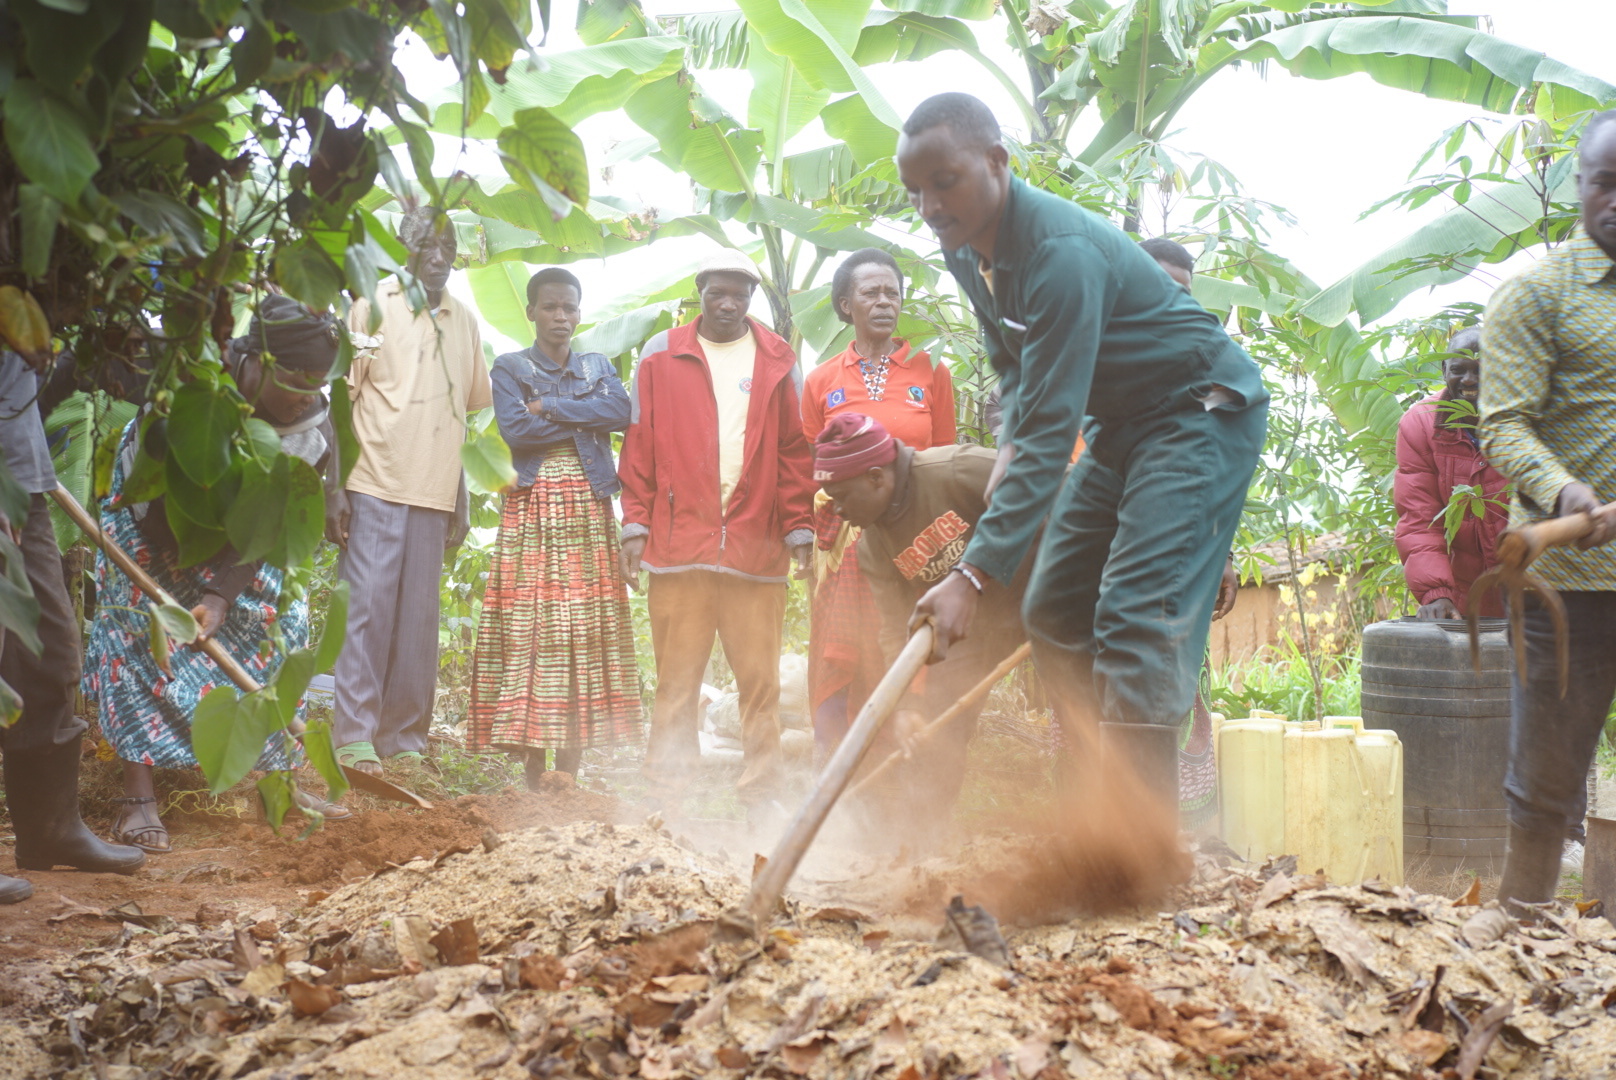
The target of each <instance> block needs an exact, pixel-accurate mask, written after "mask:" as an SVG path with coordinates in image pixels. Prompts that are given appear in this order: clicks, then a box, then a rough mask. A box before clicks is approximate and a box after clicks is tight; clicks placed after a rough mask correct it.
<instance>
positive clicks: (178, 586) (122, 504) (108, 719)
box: [84, 296, 351, 853]
mask: <svg viewBox="0 0 1616 1080" xmlns="http://www.w3.org/2000/svg"><path fill="white" fill-rule="evenodd" d="M338 333H340V331H339V330H338V329H337V327H336V324H335V322H334V320H332V319H331V318H330V317H329V316H324V315H321V316H315V315H310V314H309V313H308V312H307V311H306V310H305V309H304V308H303V307H302V306H301V305H299V304H297V303H296V302H295V301H293V300H291V299H290V298H288V297H285V296H269V297H266V298H265V299H264V301H263V303H262V304H261V305H260V306H259V310H258V314H257V316H255V317H254V319H253V322H252V325H251V327H250V328H249V331H248V333H247V335H246V336H245V337H240V338H236V339H235V340H234V341H232V342H231V343H230V348H229V350H228V354H227V357H226V362H225V366H226V370H228V371H229V372H230V374H231V375H232V376H233V377H234V378H235V380H236V385H237V387H238V389H240V391H241V393H242V396H243V397H245V398H246V399H247V400H248V401H249V402H251V403H252V404H253V406H254V415H255V416H257V417H258V418H259V419H261V420H264V421H267V422H268V423H269V424H270V425H271V426H273V427H274V428H275V429H276V431H277V432H278V433H279V434H280V437H281V446H282V449H284V450H285V451H286V452H287V453H288V454H291V455H292V456H294V457H298V458H301V459H303V460H304V461H306V462H308V463H309V464H310V465H312V466H313V467H314V468H315V470H316V471H319V472H321V473H322V474H324V473H326V472H327V469H328V467H330V468H331V469H333V470H334V468H335V460H336V452H335V451H336V438H335V435H334V433H333V430H332V428H331V423H330V419H329V416H328V406H327V403H326V399H325V396H324V395H323V393H322V392H321V390H322V388H323V387H324V385H325V382H326V377H327V373H328V372H329V371H330V370H331V364H332V362H333V361H334V360H335V358H336V351H337V336H336V335H337V334H338ZM266 353H267V354H268V355H269V356H271V357H273V364H272V365H271V364H269V363H266V362H265V359H264V354H266ZM143 416H144V413H143V414H142V416H137V417H136V418H135V419H134V420H133V421H131V422H130V424H129V426H128V427H127V428H125V429H124V433H123V437H122V439H121V441H120V443H119V447H118V455H117V458H116V461H115V464H114V466H113V471H112V487H111V491H110V493H109V494H108V496H107V498H106V499H104V500H102V503H101V528H102V530H103V531H104V532H105V533H106V536H107V539H108V540H110V541H111V542H112V543H114V544H116V545H117V546H118V547H120V548H122V549H123V550H124V551H126V552H128V554H129V555H130V557H131V558H133V559H134V560H135V561H136V562H137V563H139V564H140V566H141V568H142V569H144V570H145V571H146V572H147V573H149V574H150V575H151V576H152V577H153V578H155V579H156V581H157V583H158V584H159V585H161V586H162V587H163V588H164V589H166V590H167V591H168V592H169V593H170V594H172V595H173V597H174V598H175V600H177V601H178V602H179V603H180V604H182V605H184V606H185V607H187V608H190V609H191V613H192V614H193V615H194V616H195V617H196V620H197V623H198V625H199V627H200V628H201V630H202V633H203V634H204V636H211V637H212V638H213V639H214V640H216V641H217V642H219V643H220V644H221V645H223V646H224V648H225V650H226V651H228V652H229V653H230V655H231V656H232V657H234V658H235V659H236V660H237V661H238V662H239V663H240V664H241V665H242V667H244V668H246V669H247V671H248V672H249V673H250V674H251V675H252V676H253V678H255V679H257V680H258V681H259V682H260V683H264V682H268V681H269V680H270V679H271V678H273V677H274V675H275V672H276V671H277V670H278V669H279V668H280V665H281V661H282V658H283V657H284V656H285V655H286V654H287V653H289V652H291V651H293V650H295V649H299V648H302V647H303V646H305V645H307V644H308V640H309V617H308V605H307V603H306V602H305V601H303V600H293V601H290V602H287V603H284V604H283V603H282V601H281V588H282V585H283V584H284V582H285V572H284V571H283V570H281V569H279V568H277V567H274V566H270V565H268V564H267V563H262V562H257V563H247V564H245V565H242V564H239V563H238V561H237V556H236V554H235V552H234V550H233V549H231V548H230V547H229V546H228V545H227V546H226V547H225V549H224V550H223V551H221V552H220V553H219V554H217V555H215V556H214V557H213V558H212V559H209V560H207V561H205V562H202V563H200V564H198V565H196V566H190V567H183V568H182V567H180V566H179V565H178V560H179V549H178V543H177V542H176V540H175V538H174V533H173V531H172V530H171V529H170V527H169V524H168V520H167V516H166V508H165V506H164V499H163V498H161V497H159V498H157V499H153V500H151V501H149V502H144V503H129V502H127V501H125V499H124V484H125V482H126V479H127V477H128V472H129V469H130V468H131V466H132V465H133V464H134V461H135V450H136V438H137V434H138V432H139V430H140V424H141V420H142V418H143ZM328 483H329V480H328ZM95 581H96V615H95V622H94V624H93V626H92V627H91V630H90V640H89V648H88V650H87V653H86V656H85V673H84V692H85V695H86V696H87V697H89V698H91V699H93V700H94V701H96V702H97V704H98V706H99V719H100V724H101V731H102V734H103V735H105V736H106V739H107V742H108V743H109V744H111V746H112V749H113V751H114V752H115V753H116V754H117V755H118V757H119V758H120V759H121V760H122V761H123V772H124V797H123V798H121V799H118V800H116V802H118V803H119V804H120V807H121V810H120V813H119V815H118V820H117V821H116V822H115V823H114V825H113V828H112V835H113V837H115V838H117V839H118V840H119V841H120V842H122V843H126V844H133V845H135V846H136V847H139V848H141V849H143V850H145V851H149V852H154V853H162V852H166V851H168V850H170V848H169V843H168V830H167V829H166V828H165V827H164V826H163V823H162V820H161V818H160V817H159V816H158V811H157V806H156V802H157V799H156V796H155V792H154V790H153V786H152V769H153V767H154V766H163V767H165V768H181V767H186V766H192V765H195V764H196V755H195V753H194V752H193V750H192V748H191V718H192V716H193V715H194V714H195V712H196V706H197V703H198V702H200V701H201V700H202V698H203V697H204V696H206V695H207V693H208V692H209V691H210V690H212V689H214V688H215V687H218V686H228V685H231V683H230V679H229V677H228V676H227V675H225V674H224V673H223V672H222V671H220V670H219V668H218V665H216V664H215V663H214V662H213V660H212V659H210V658H209V657H208V656H207V655H206V654H205V653H203V652H201V651H200V650H198V649H193V648H188V647H181V648H178V649H175V650H174V651H173V653H172V655H171V656H170V657H169V670H168V671H164V670H163V669H162V667H160V666H159V665H158V663H157V660H156V658H155V657H154V656H153V655H152V651H151V644H150V636H149V633H148V629H147V628H148V622H147V618H146V616H145V615H144V614H143V612H144V610H145V608H146V603H147V601H148V599H151V598H150V597H148V596H147V595H146V594H145V593H144V592H143V591H142V590H141V589H140V588H139V587H137V586H136V585H135V584H134V583H133V582H131V581H130V580H129V579H128V578H127V577H125V576H124V574H123V572H122V571H121V570H119V569H118V568H117V566H116V565H114V564H113V563H112V561H111V560H110V559H108V558H107V557H106V555H105V553H98V554H97V556H96V567H95ZM266 642H269V643H271V646H270V647H267V648H266V647H265V643H266ZM300 708H301V706H300ZM296 754H297V751H296V744H295V743H293V742H292V741H291V739H290V737H289V736H287V735H286V733H285V732H277V733H275V734H274V735H272V736H270V739H269V741H268V742H267V743H266V744H265V746H264V752H263V754H262V755H261V756H260V757H259V759H258V768H260V769H287V768H291V767H292V766H293V765H294V764H296V760H295V759H296ZM298 801H299V803H300V805H303V806H305V807H309V808H313V809H316V810H318V811H320V812H322V813H324V814H325V816H326V817H327V818H328V819H333V820H341V819H342V818H344V817H349V816H351V814H350V813H349V812H348V811H347V810H345V809H344V808H342V807H340V806H335V805H333V804H330V803H325V802H324V801H323V800H318V799H315V798H314V797H313V796H309V795H307V794H306V793H301V792H300V793H299V800H298Z"/></svg>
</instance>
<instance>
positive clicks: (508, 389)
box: [467, 267, 641, 789]
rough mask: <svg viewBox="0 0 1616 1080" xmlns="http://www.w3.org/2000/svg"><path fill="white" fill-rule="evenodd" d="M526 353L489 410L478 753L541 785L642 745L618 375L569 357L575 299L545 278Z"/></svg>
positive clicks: (555, 274)
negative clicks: (622, 556)
mask: <svg viewBox="0 0 1616 1080" xmlns="http://www.w3.org/2000/svg"><path fill="white" fill-rule="evenodd" d="M527 297H528V307H527V317H528V318H529V319H531V320H532V321H533V329H534V338H535V341H534V344H533V346H532V347H531V348H528V349H524V350H522V351H521V352H514V353H506V354H505V355H503V356H501V357H500V358H499V359H497V360H495V361H494V369H493V372H492V376H491V378H492V382H493V387H494V411H495V415H496V417H497V419H498V421H499V433H500V434H501V435H502V436H504V438H505V442H506V443H507V444H509V445H510V448H511V459H512V462H513V463H514V464H515V466H516V476H517V481H516V482H517V486H516V487H515V488H514V489H513V490H512V491H510V492H508V493H507V494H506V495H505V503H504V507H503V509H502V511H501V514H500V522H499V538H498V541H497V542H496V544H495V549H494V556H493V560H492V563H491V565H490V568H489V573H488V588H487V591H486V592H485V593H484V596H483V614H482V622H481V625H480V626H479V627H478V631H477V650H476V655H475V657H474V659H473V662H472V674H471V708H470V715H469V720H468V724H467V737H468V742H469V744H470V745H471V747H472V748H473V749H490V748H492V749H497V750H504V751H506V752H508V753H512V754H515V755H517V756H519V757H521V758H523V759H524V760H525V761H526V763H527V780H528V787H530V788H535V789H536V787H537V784H538V780H539V778H540V777H541V776H542V775H543V773H544V771H545V765H546V760H545V759H546V751H547V750H549V749H552V748H553V749H554V750H555V752H556V755H555V768H556V769H557V770H558V771H561V772H570V773H576V772H577V770H578V762H579V759H580V758H581V757H582V756H583V751H584V748H585V747H588V746H608V745H611V744H613V743H618V742H624V741H627V740H629V739H633V738H637V737H638V736H639V734H640V721H641V712H640V685H639V673H638V669H637V668H636V666H635V662H634V631H633V624H632V622H631V621H630V617H629V609H628V593H627V591H626V589H625V587H624V583H623V580H622V578H621V577H620V576H619V574H618V570H617V561H618V560H617V553H618V535H617V533H618V527H617V519H616V518H615V517H614V516H613V514H612V496H613V495H615V494H617V491H618V486H619V485H618V482H617V471H616V468H615V466H614V464H613V461H612V445H611V433H612V432H614V431H622V430H623V429H625V428H627V427H628V421H629V400H628V394H627V393H626V392H625V391H624V389H623V382H622V380H621V379H620V378H618V375H617V369H616V368H615V367H613V366H612V363H611V362H610V361H609V360H607V359H606V357H604V356H602V355H600V354H599V353H583V354H579V353H576V352H573V351H572V335H573V331H575V330H576V329H577V328H578V319H579V307H578V305H579V302H580V300H581V298H582V289H581V287H580V286H579V284H578V279H577V278H576V277H574V276H573V275H572V274H570V273H568V272H567V271H566V270H562V269H559V268H555V267H552V268H549V269H546V270H540V271H539V272H538V273H537V274H534V275H533V278H532V280H530V281H529V282H528V285H527Z"/></svg>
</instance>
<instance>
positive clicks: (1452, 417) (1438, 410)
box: [1392, 327, 1509, 619]
mask: <svg viewBox="0 0 1616 1080" xmlns="http://www.w3.org/2000/svg"><path fill="white" fill-rule="evenodd" d="M1448 345H1449V348H1450V350H1451V351H1450V353H1449V355H1448V358H1447V359H1446V360H1444V361H1443V362H1442V380H1443V382H1444V383H1446V384H1447V385H1446V387H1445V388H1444V389H1443V390H1442V392H1441V393H1439V394H1432V395H1431V396H1430V397H1428V398H1426V399H1425V400H1423V401H1420V402H1418V403H1416V404H1415V405H1414V407H1413V408H1412V409H1409V410H1408V412H1407V413H1405V414H1404V416H1403V419H1402V421H1401V422H1399V423H1398V425H1397V476H1396V479H1395V480H1394V482H1393V486H1392V498H1393V500H1394V501H1395V503H1396V506H1397V532H1396V539H1397V554H1398V555H1399V556H1400V557H1401V558H1402V560H1403V576H1404V578H1406V579H1407V581H1408V587H1409V591H1410V592H1412V593H1413V594H1414V598H1415V600H1417V601H1418V602H1419V605H1420V606H1419V610H1418V611H1417V612H1416V617H1417V618H1421V619H1458V618H1461V617H1462V616H1463V612H1464V604H1465V597H1466V596H1468V595H1469V593H1470V584H1471V582H1473V581H1475V580H1476V579H1477V578H1478V577H1480V576H1481V574H1482V572H1483V571H1484V570H1486V569H1488V568H1489V567H1491V566H1492V565H1493V563H1495V562H1496V561H1497V556H1496V555H1495V554H1494V548H1495V546H1496V545H1497V542H1498V534H1499V533H1501V532H1503V531H1504V529H1505V528H1506V527H1507V526H1508V525H1509V493H1508V487H1509V480H1508V479H1507V478H1505V477H1504V475H1503V474H1502V473H1500V472H1499V471H1498V470H1497V469H1494V468H1493V467H1492V466H1491V465H1488V464H1487V461H1486V459H1485V458H1483V457H1482V456H1481V447H1480V445H1479V444H1478V443H1477V442H1476V427H1475V425H1476V416H1475V408H1474V406H1475V403H1476V396H1477V394H1479V393H1480V391H1481V352H1480V349H1481V330H1480V328H1479V327H1466V328H1465V329H1463V330H1460V331H1459V332H1458V333H1456V334H1454V335H1453V338H1452V340H1451V341H1450V342H1449V343H1448ZM1449 402H1452V403H1455V404H1454V405H1451V406H1450V405H1448V404H1447V403H1449ZM1464 402H1467V403H1469V405H1470V406H1471V407H1470V408H1468V409H1467V408H1464V407H1463V405H1462V404H1459V403H1464ZM1467 485H1468V486H1475V487H1480V488H1481V491H1482V495H1483V496H1484V497H1485V499H1486V513H1485V515H1484V516H1483V517H1479V518H1478V517H1476V516H1475V514H1474V513H1472V512H1471V511H1470V510H1468V509H1467V510H1466V511H1465V518H1464V523H1463V524H1462V525H1460V526H1459V531H1458V532H1457V533H1456V534H1455V535H1454V537H1453V544H1452V545H1451V547H1450V545H1449V544H1448V540H1447V534H1446V531H1445V529H1444V528H1443V516H1444V515H1443V510H1444V508H1445V507H1446V506H1447V505H1448V502H1449V500H1450V498H1451V497H1452V495H1453V490H1454V488H1456V487H1464V486H1467ZM1481 613H1482V614H1483V615H1502V614H1503V613H1504V609H1503V605H1502V604H1501V603H1500V601H1499V598H1498V595H1497V591H1496V590H1494V591H1493V592H1492V593H1490V594H1489V595H1488V596H1487V598H1486V601H1485V603H1484V605H1483V606H1482V610H1481Z"/></svg>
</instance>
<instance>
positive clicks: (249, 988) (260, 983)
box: [241, 964, 286, 997]
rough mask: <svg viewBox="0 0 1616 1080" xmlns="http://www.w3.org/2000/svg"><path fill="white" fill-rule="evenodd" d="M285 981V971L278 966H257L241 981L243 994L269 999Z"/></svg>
mask: <svg viewBox="0 0 1616 1080" xmlns="http://www.w3.org/2000/svg"><path fill="white" fill-rule="evenodd" d="M285 981H286V969H285V968H284V967H282V966H281V965H280V964H259V965H258V966H257V967H255V968H253V969H252V970H251V971H249V972H247V977H246V978H245V979H242V980H241V989H242V991H243V992H245V993H248V994H252V995H253V996H255V997H269V996H270V995H272V994H274V993H275V992H276V991H278V990H279V989H280V988H281V983H283V982H285Z"/></svg>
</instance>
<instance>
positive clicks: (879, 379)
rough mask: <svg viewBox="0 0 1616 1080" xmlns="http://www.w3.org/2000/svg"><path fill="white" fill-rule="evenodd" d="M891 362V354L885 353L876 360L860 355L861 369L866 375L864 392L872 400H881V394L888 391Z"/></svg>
mask: <svg viewBox="0 0 1616 1080" xmlns="http://www.w3.org/2000/svg"><path fill="white" fill-rule="evenodd" d="M856 352H857V350H855V353H856ZM891 363H892V357H890V356H885V355H883V356H881V357H880V358H879V359H876V360H870V359H868V358H866V357H864V356H862V355H860V356H859V371H860V372H861V373H863V375H864V393H865V396H866V397H868V398H869V399H870V400H871V401H880V400H881V395H882V394H884V393H886V388H887V368H888V366H890V365H891Z"/></svg>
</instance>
